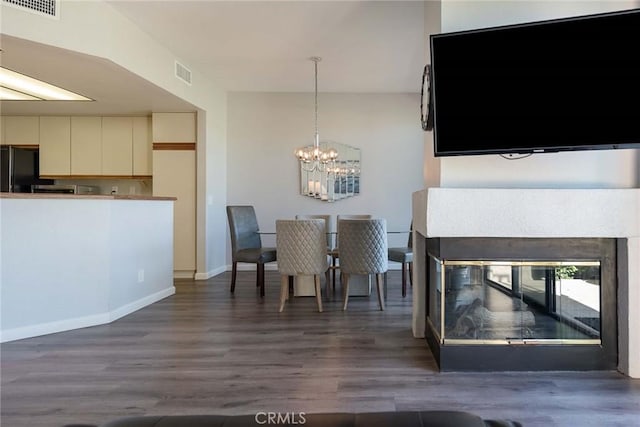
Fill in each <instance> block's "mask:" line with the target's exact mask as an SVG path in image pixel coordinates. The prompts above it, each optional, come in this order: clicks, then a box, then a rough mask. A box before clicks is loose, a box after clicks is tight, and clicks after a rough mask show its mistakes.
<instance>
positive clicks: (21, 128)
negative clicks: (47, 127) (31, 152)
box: [2, 116, 40, 145]
mask: <svg viewBox="0 0 640 427" xmlns="http://www.w3.org/2000/svg"><path fill="white" fill-rule="evenodd" d="M39 141H40V121H39V120H38V117H33V116H3V117H2V144H6V145H38V144H39Z"/></svg>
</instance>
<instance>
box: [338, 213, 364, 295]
mask: <svg viewBox="0 0 640 427" xmlns="http://www.w3.org/2000/svg"><path fill="white" fill-rule="evenodd" d="M371 218H372V216H371V215H364V214H363V215H338V222H340V220H342V219H371ZM338 246H339V233H336V240H335V245H334V247H333V248H332V249H331V250H330V251H329V255H331V267H330V268H331V271H332V272H333V273H332V275H333V288H334V289H335V287H336V270H337V269H339V268H340V265H339V264H338V263H337V262H336V261H337V260H338V258H340V253H339V251H338Z"/></svg>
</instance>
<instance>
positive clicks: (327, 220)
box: [296, 215, 334, 253]
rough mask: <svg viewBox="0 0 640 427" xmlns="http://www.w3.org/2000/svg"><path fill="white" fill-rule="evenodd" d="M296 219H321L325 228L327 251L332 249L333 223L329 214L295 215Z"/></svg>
mask: <svg viewBox="0 0 640 427" xmlns="http://www.w3.org/2000/svg"><path fill="white" fill-rule="evenodd" d="M296 219H323V220H324V223H325V226H326V230H327V253H329V251H331V250H332V249H333V234H332V232H333V231H334V224H333V222H332V221H331V215H296Z"/></svg>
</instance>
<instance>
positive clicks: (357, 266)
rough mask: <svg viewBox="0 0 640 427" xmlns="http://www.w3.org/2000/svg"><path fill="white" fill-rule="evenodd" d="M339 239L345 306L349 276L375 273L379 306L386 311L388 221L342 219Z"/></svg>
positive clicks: (344, 305) (344, 304)
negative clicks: (385, 281) (384, 275)
mask: <svg viewBox="0 0 640 427" xmlns="http://www.w3.org/2000/svg"><path fill="white" fill-rule="evenodd" d="M338 235H339V236H340V271H341V272H342V275H343V286H342V293H343V301H344V303H343V306H342V309H343V310H346V309H347V304H348V302H349V277H350V276H351V275H352V274H375V276H376V285H377V288H378V303H379V304H380V310H384V307H385V302H384V289H383V282H384V277H383V274H384V273H386V272H387V269H388V265H389V262H388V259H387V255H388V244H387V222H386V221H385V220H384V219H342V220H339V221H338Z"/></svg>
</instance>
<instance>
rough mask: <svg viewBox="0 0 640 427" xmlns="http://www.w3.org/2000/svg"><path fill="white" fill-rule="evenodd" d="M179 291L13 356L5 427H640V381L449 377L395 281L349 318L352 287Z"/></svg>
mask: <svg viewBox="0 0 640 427" xmlns="http://www.w3.org/2000/svg"><path fill="white" fill-rule="evenodd" d="M229 279H230V274H229V273H224V274H221V275H219V276H217V277H215V278H212V279H210V280H208V281H199V282H193V281H184V282H177V283H176V288H177V293H176V295H174V296H172V297H169V298H166V299H164V300H163V301H160V302H158V303H156V304H153V305H151V306H149V307H147V308H144V309H142V310H139V311H137V312H136V313H133V314H130V315H128V316H126V317H124V318H122V319H120V320H118V321H116V322H113V323H112V324H109V325H103V326H97V327H91V328H85V329H80V330H75V331H70V332H64V333H59V334H52V335H47V336H42V337H37V338H31V339H25V340H20V341H14V342H10V343H5V344H2V345H1V346H0V351H1V356H2V366H1V367H2V371H1V377H2V382H1V389H0V393H1V403H2V407H1V419H0V421H1V425H2V426H3V427H22V426H29V427H45V426H46V427H57V426H62V425H64V424H67V423H80V422H84V423H101V422H104V421H107V420H109V419H112V418H116V417H120V416H125V415H139V414H202V413H208V414H213V413H221V414H255V413H256V412H258V411H275V412H278V411H280V412H300V411H301V412H306V413H314V412H328V411H353V412H364V411H394V410H398V411H399V410H430V409H450V410H466V411H470V412H474V413H476V414H478V415H480V416H483V417H485V418H509V419H514V420H518V421H521V422H522V423H524V425H525V426H581V427H582V426H640V380H632V379H629V378H627V377H625V376H623V375H621V374H619V373H617V372H545V373H533V372H517V373H516V372H509V373H439V372H438V370H437V368H436V364H435V362H434V359H433V356H432V355H431V353H430V352H429V349H428V347H427V345H426V343H425V341H424V340H422V339H415V338H413V337H412V335H411V306H412V302H411V293H410V292H408V294H409V295H408V296H407V298H404V299H403V298H402V297H401V291H400V275H399V272H397V271H393V272H390V273H389V288H388V303H387V310H386V311H384V312H380V311H378V309H377V307H378V302H377V298H376V296H375V293H374V294H373V295H372V296H371V297H355V298H351V299H350V301H349V310H348V311H347V312H343V311H342V309H341V302H340V289H339V288H338V289H336V292H335V294H334V295H331V294H330V295H329V296H328V297H325V298H324V310H325V311H324V313H318V312H317V311H316V302H315V300H314V298H312V297H306V298H294V299H293V300H292V301H290V302H289V303H287V305H286V306H285V311H284V312H283V313H278V295H279V291H278V290H279V283H280V279H279V276H278V275H277V273H276V272H272V271H268V272H267V274H266V280H267V282H266V286H267V288H266V292H267V295H266V297H265V298H264V300H263V299H261V298H260V297H259V294H258V290H257V288H256V286H255V273H254V272H239V275H238V279H239V280H238V283H237V286H236V293H235V296H231V295H230V293H229V288H228V285H229Z"/></svg>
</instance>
